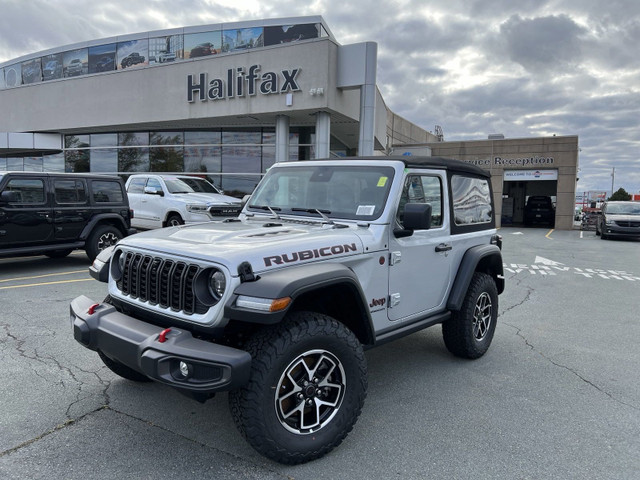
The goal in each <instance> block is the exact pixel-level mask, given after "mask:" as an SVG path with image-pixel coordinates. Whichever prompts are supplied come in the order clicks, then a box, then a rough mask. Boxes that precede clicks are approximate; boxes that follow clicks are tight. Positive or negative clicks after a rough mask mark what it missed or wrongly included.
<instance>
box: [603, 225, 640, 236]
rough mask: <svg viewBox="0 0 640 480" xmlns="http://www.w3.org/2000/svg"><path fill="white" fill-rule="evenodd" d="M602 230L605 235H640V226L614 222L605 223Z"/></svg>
mask: <svg viewBox="0 0 640 480" xmlns="http://www.w3.org/2000/svg"><path fill="white" fill-rule="evenodd" d="M602 232H603V233H604V234H605V235H610V236H620V237H640V228H638V227H623V226H620V225H617V224H615V223H613V224H608V225H607V224H603V225H602Z"/></svg>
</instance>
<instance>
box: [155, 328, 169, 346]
mask: <svg viewBox="0 0 640 480" xmlns="http://www.w3.org/2000/svg"><path fill="white" fill-rule="evenodd" d="M170 331H171V329H170V328H165V329H164V330H162V331H161V332H160V335H158V341H159V342H160V343H164V342H166V341H167V334H168V333H169V332H170Z"/></svg>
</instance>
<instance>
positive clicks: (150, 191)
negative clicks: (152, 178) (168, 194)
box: [144, 187, 164, 197]
mask: <svg viewBox="0 0 640 480" xmlns="http://www.w3.org/2000/svg"><path fill="white" fill-rule="evenodd" d="M144 193H148V194H149V195H160V196H161V197H164V192H163V191H162V190H157V189H155V188H153V187H144Z"/></svg>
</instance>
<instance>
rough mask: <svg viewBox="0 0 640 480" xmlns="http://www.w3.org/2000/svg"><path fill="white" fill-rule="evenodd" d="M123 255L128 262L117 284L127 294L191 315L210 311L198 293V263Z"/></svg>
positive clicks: (133, 254)
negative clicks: (196, 280) (195, 291)
mask: <svg viewBox="0 0 640 480" xmlns="http://www.w3.org/2000/svg"><path fill="white" fill-rule="evenodd" d="M122 255H123V256H124V266H123V269H122V277H121V278H120V280H118V282H117V286H118V289H119V290H120V291H121V292H122V294H123V295H127V296H129V297H130V298H133V299H136V300H140V301H141V302H149V303H150V304H151V305H160V306H161V307H164V308H171V309H172V310H174V311H176V312H184V313H186V314H188V315H191V314H194V313H196V314H200V315H201V314H204V313H206V312H207V310H208V308H209V307H207V306H206V305H204V304H203V303H202V302H200V301H198V298H197V297H196V295H195V293H194V288H195V279H196V276H197V275H198V273H199V272H200V271H201V270H202V269H201V268H200V267H199V266H198V265H190V264H187V263H185V262H175V261H173V260H167V259H164V258H159V257H151V256H149V255H142V254H140V253H132V252H123V253H122Z"/></svg>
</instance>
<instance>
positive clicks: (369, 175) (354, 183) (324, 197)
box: [248, 165, 394, 220]
mask: <svg viewBox="0 0 640 480" xmlns="http://www.w3.org/2000/svg"><path fill="white" fill-rule="evenodd" d="M393 173H394V170H393V168H391V167H385V166H379V167H377V166H371V165H369V166H366V167H362V166H347V165H344V166H342V165H331V166H325V165H322V166H299V167H282V168H274V169H272V170H270V171H269V172H268V173H267V175H266V176H265V177H264V179H263V180H262V182H260V184H259V185H258V186H257V187H256V190H255V192H254V193H253V195H252V196H251V200H250V201H249V205H248V210H249V211H252V210H253V211H255V212H258V211H261V212H264V211H269V209H271V210H273V211H276V212H277V213H278V214H281V215H282V214H292V215H305V216H309V215H312V216H318V217H322V215H326V216H328V217H332V218H345V219H351V220H374V219H376V218H378V217H379V216H380V215H381V214H382V211H383V210H384V206H385V204H386V200H387V195H388V194H389V188H390V187H391V183H392V181H393ZM267 207H268V208H267ZM318 210H319V211H320V212H318Z"/></svg>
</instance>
